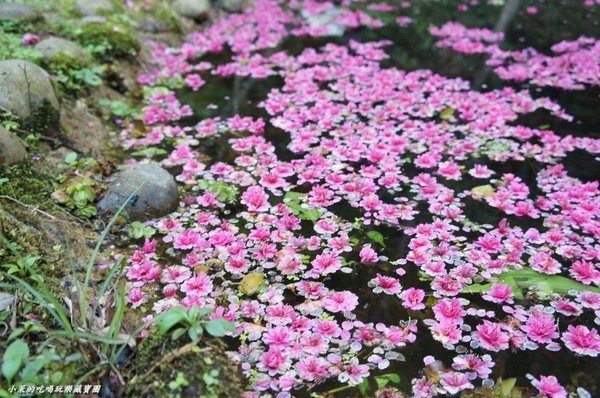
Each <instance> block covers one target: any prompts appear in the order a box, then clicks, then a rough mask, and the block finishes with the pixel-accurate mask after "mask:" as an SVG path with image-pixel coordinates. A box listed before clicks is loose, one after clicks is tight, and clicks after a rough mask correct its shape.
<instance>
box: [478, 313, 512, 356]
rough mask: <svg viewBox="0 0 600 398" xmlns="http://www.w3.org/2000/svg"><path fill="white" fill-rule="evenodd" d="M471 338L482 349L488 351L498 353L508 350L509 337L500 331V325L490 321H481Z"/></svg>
mask: <svg viewBox="0 0 600 398" xmlns="http://www.w3.org/2000/svg"><path fill="white" fill-rule="evenodd" d="M476 329H477V331H476V332H475V333H473V338H474V339H475V341H477V342H478V343H479V344H480V345H481V347H482V348H484V349H486V350H489V351H500V350H506V349H507V348H508V342H509V340H510V337H509V335H508V334H507V333H506V332H504V331H503V330H502V325H501V324H499V323H494V322H490V321H487V320H486V321H483V323H481V324H479V325H477V328H476Z"/></svg>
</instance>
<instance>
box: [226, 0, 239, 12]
mask: <svg viewBox="0 0 600 398" xmlns="http://www.w3.org/2000/svg"><path fill="white" fill-rule="evenodd" d="M221 6H222V7H223V8H224V9H225V10H227V11H229V12H240V11H242V8H243V7H244V0H221Z"/></svg>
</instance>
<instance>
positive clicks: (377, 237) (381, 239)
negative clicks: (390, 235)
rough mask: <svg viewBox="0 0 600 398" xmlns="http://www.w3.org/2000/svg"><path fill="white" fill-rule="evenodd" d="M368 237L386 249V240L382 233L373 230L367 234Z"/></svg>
mask: <svg viewBox="0 0 600 398" xmlns="http://www.w3.org/2000/svg"><path fill="white" fill-rule="evenodd" d="M367 236H368V237H369V239H371V240H372V241H373V242H375V243H377V244H379V245H380V246H382V247H385V238H384V237H383V234H382V233H381V232H379V231H375V230H372V231H369V232H367Z"/></svg>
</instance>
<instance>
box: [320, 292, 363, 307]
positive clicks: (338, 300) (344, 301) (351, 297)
mask: <svg viewBox="0 0 600 398" xmlns="http://www.w3.org/2000/svg"><path fill="white" fill-rule="evenodd" d="M357 305H358V297H357V296H356V295H355V294H353V293H350V292H346V291H343V292H335V293H331V294H329V295H327V297H325V299H324V300H323V307H324V308H325V309H326V310H327V311H330V312H350V311H352V310H354V309H355V308H356V306H357Z"/></svg>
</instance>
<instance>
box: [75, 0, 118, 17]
mask: <svg viewBox="0 0 600 398" xmlns="http://www.w3.org/2000/svg"><path fill="white" fill-rule="evenodd" d="M114 8H115V7H114V5H113V4H112V2H111V1H110V0H77V1H76V2H75V11H76V12H77V13H78V14H80V15H83V16H88V15H98V13H99V12H101V11H113V10H114Z"/></svg>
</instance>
